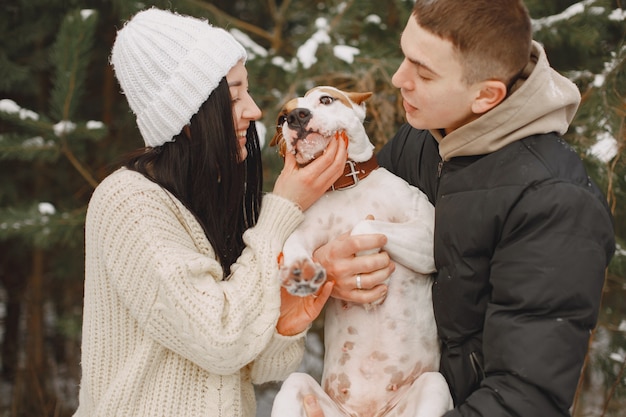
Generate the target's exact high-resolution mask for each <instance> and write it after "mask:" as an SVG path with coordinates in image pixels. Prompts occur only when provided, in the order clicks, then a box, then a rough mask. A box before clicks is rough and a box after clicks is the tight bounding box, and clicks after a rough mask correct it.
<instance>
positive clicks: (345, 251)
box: [313, 233, 395, 304]
mask: <svg viewBox="0 0 626 417" xmlns="http://www.w3.org/2000/svg"><path fill="white" fill-rule="evenodd" d="M385 243H387V237H386V236H385V235H382V234H368V235H354V236H351V235H350V234H349V233H344V234H342V235H340V236H338V237H337V238H336V239H333V240H331V241H330V242H328V243H326V244H325V245H323V246H321V247H319V248H318V249H317V250H316V251H315V252H314V253H313V259H314V260H315V261H317V262H319V263H320V264H321V265H322V266H323V267H324V268H325V269H326V274H327V275H328V279H329V280H331V281H334V283H335V286H334V288H333V293H332V296H333V297H334V298H339V299H341V300H345V301H351V302H355V303H360V304H365V303H372V302H374V301H379V300H381V299H383V298H384V297H385V296H386V295H387V285H386V281H387V278H389V275H391V273H392V272H393V271H394V270H395V264H394V263H393V262H392V261H391V259H390V258H389V255H388V254H387V252H384V251H381V250H380V249H381V248H382V247H383V246H384V245H385ZM363 252H365V253H368V254H366V255H358V256H357V254H360V253H363ZM357 276H359V278H357ZM359 284H360V287H361V288H358V286H359Z"/></svg>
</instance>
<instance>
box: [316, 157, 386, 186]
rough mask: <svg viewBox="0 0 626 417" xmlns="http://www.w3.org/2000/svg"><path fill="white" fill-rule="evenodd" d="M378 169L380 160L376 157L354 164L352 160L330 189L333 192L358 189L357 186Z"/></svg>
mask: <svg viewBox="0 0 626 417" xmlns="http://www.w3.org/2000/svg"><path fill="white" fill-rule="evenodd" d="M376 168H378V160H377V159H376V155H372V157H371V158H370V159H369V160H367V161H365V162H354V161H351V160H347V161H346V166H345V167H344V168H343V174H342V175H341V177H339V179H338V180H337V181H335V183H334V184H333V185H332V186H331V187H330V188H329V190H328V191H331V190H345V189H348V188H352V187H356V185H357V184H358V183H359V181H361V180H362V179H364V178H365V177H367V176H368V175H369V174H370V172H372V171H374V170H375V169H376Z"/></svg>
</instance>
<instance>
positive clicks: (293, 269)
mask: <svg viewBox="0 0 626 417" xmlns="http://www.w3.org/2000/svg"><path fill="white" fill-rule="evenodd" d="M279 274H280V283H281V285H282V286H283V287H284V288H285V289H286V290H287V291H288V292H289V293H290V294H293V295H298V296H300V297H306V296H307V295H311V294H315V293H316V292H317V291H318V290H319V289H320V287H321V286H322V285H324V282H326V270H325V269H324V268H323V267H322V265H320V264H318V263H316V262H313V260H311V259H300V260H298V261H295V262H293V263H292V264H291V265H283V266H281V267H280V272H279Z"/></svg>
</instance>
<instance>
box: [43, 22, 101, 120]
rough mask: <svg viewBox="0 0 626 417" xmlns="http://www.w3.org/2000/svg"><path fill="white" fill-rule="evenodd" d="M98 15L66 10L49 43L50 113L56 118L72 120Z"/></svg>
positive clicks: (80, 98)
mask: <svg viewBox="0 0 626 417" xmlns="http://www.w3.org/2000/svg"><path fill="white" fill-rule="evenodd" d="M97 16H98V14H97V13H96V12H95V11H94V10H76V11H73V12H70V13H68V14H67V15H66V16H65V19H64V20H63V24H62V25H61V29H60V30H59V34H58V36H57V40H56V42H55V43H54V45H53V46H52V50H51V54H50V57H51V62H52V65H53V67H54V75H53V77H52V85H53V88H52V94H51V96H50V109H51V110H50V114H51V116H52V117H53V118H54V119H56V120H73V119H74V116H75V112H76V107H77V106H78V105H79V104H80V102H81V100H82V98H83V93H84V84H85V78H86V77H85V75H86V71H87V67H88V65H89V62H90V60H89V56H90V55H91V52H92V46H93V33H94V31H95V29H96V22H97Z"/></svg>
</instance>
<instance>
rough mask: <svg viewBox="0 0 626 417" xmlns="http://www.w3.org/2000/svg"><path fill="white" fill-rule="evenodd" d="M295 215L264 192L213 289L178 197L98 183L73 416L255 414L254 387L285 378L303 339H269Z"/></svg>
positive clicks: (134, 185) (198, 238)
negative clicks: (241, 243)
mask: <svg viewBox="0 0 626 417" xmlns="http://www.w3.org/2000/svg"><path fill="white" fill-rule="evenodd" d="M302 218H303V214H302V212H301V211H300V210H299V209H298V208H297V207H296V205H294V204H293V203H291V202H290V201H288V200H285V199H283V198H281V197H278V196H275V195H273V194H268V195H266V196H264V199H263V204H262V209H261V213H260V215H259V220H258V223H257V225H256V226H255V227H254V228H252V229H249V230H248V231H247V232H246V233H245V234H244V240H245V242H246V245H247V247H246V249H245V250H244V252H243V254H242V255H241V257H240V258H239V260H238V262H237V263H236V264H235V265H234V266H233V268H232V274H231V276H230V278H229V280H228V281H221V277H222V268H221V266H220V264H219V262H218V261H217V259H216V256H215V254H214V251H213V249H212V248H211V246H210V244H209V242H208V240H207V239H206V237H205V235H204V232H203V231H202V228H201V226H200V224H199V223H198V222H197V221H196V220H195V218H194V216H193V215H192V214H191V213H190V212H189V211H188V210H187V209H186V208H185V207H184V206H183V205H182V204H181V203H180V202H179V201H178V200H176V199H175V198H174V197H172V196H171V194H169V193H167V192H166V191H164V190H163V189H162V188H161V187H160V186H158V185H156V184H155V183H153V182H152V181H149V180H148V179H146V178H145V177H144V176H142V175H141V174H139V173H136V172H134V171H130V170H126V169H120V170H118V171H116V172H115V173H113V174H112V175H110V176H109V177H108V178H106V179H105V180H104V181H103V182H102V183H101V184H100V186H98V188H97V189H96V191H95V192H94V194H93V197H92V199H91V202H90V204H89V209H88V212H87V221H86V227H85V241H86V244H85V246H86V273H85V300H84V313H83V335H82V336H83V340H82V361H81V362H82V372H83V375H82V381H81V387H80V395H79V403H80V405H79V407H78V410H77V411H76V414H75V416H76V417H83V416H85V417H86V416H88V417H101V416H124V417H132V416H141V417H158V416H176V417H187V416H203V417H218V416H228V417H231V416H246V417H251V416H254V415H255V409H256V405H255V398H254V390H253V386H252V383H262V382H266V381H272V380H281V379H284V378H286V377H287V375H288V374H289V373H291V372H293V371H294V370H295V369H296V368H297V366H298V365H299V363H300V361H301V359H302V355H303V352H304V334H300V335H297V336H294V337H284V336H281V335H279V334H277V333H276V322H277V319H278V316H279V307H280V293H279V282H278V279H277V277H276V271H277V262H276V257H277V255H278V253H279V252H280V251H281V249H282V246H283V243H284V242H285V239H286V238H287V236H289V234H290V233H291V232H292V231H293V230H294V229H295V227H296V226H297V225H298V224H299V223H300V222H301V221H302Z"/></svg>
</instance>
